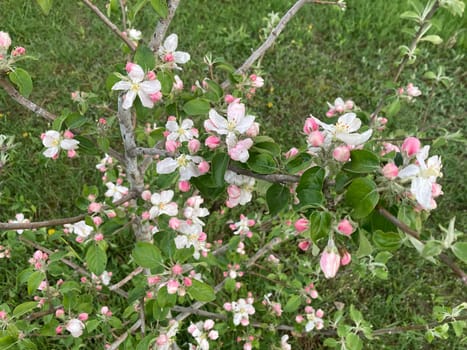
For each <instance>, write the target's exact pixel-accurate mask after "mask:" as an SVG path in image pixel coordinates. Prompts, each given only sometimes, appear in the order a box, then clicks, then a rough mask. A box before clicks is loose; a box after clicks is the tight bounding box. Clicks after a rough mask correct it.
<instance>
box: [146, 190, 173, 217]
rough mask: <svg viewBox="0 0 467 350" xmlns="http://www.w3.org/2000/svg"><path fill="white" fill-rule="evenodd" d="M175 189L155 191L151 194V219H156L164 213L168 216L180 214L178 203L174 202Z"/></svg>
mask: <svg viewBox="0 0 467 350" xmlns="http://www.w3.org/2000/svg"><path fill="white" fill-rule="evenodd" d="M173 196H174V191H172V190H168V191H162V192H161V193H154V194H153V195H152V196H151V203H152V207H151V209H150V210H149V215H150V218H151V219H154V218H156V217H158V216H160V215H162V214H165V215H168V216H175V215H177V214H178V205H177V203H175V202H172V199H173Z"/></svg>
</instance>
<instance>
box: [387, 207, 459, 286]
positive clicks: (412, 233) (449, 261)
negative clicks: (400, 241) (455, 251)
mask: <svg viewBox="0 0 467 350" xmlns="http://www.w3.org/2000/svg"><path fill="white" fill-rule="evenodd" d="M378 212H379V213H380V214H381V215H382V216H384V217H385V218H386V219H387V220H389V221H390V222H391V223H393V224H394V225H395V226H397V227H398V228H399V229H401V230H402V231H404V232H405V233H407V234H408V235H410V236H412V237H413V238H415V239H416V240H418V241H420V242H421V240H420V238H419V237H420V234H419V233H418V232H417V231H414V230H412V229H411V228H410V227H409V226H407V225H406V224H404V223H403V222H401V221H400V220H399V219H397V218H396V217H395V216H393V215H392V214H391V213H390V212H388V211H387V210H386V209H384V208H381V207H379V208H378ZM438 258H439V260H441V261H442V262H443V263H444V264H446V265H447V266H449V268H450V269H451V270H452V271H453V272H454V273H455V274H456V275H457V276H459V278H460V279H461V280H462V282H463V283H464V284H466V285H467V274H466V273H465V272H464V271H463V270H462V269H461V268H460V267H459V266H457V265H456V263H455V262H454V261H452V259H451V258H450V257H449V256H448V255H446V254H444V253H441V254H439V255H438Z"/></svg>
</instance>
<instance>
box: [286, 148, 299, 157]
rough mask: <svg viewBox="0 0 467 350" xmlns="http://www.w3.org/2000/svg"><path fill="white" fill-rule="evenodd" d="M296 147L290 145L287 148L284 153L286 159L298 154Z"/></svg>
mask: <svg viewBox="0 0 467 350" xmlns="http://www.w3.org/2000/svg"><path fill="white" fill-rule="evenodd" d="M298 152H299V151H298V149H296V148H295V147H292V148H291V149H289V150H288V151H287V152H286V153H285V158H286V159H290V158H292V157H294V156H296V155H297V154H298Z"/></svg>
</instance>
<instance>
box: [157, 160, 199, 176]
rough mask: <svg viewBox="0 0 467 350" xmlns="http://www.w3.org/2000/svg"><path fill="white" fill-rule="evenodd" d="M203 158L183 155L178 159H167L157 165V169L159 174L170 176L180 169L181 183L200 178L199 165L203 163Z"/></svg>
mask: <svg viewBox="0 0 467 350" xmlns="http://www.w3.org/2000/svg"><path fill="white" fill-rule="evenodd" d="M202 161H203V158H201V157H198V156H189V155H186V154H181V155H180V156H178V157H177V158H176V159H173V158H170V157H167V158H165V159H163V160H161V161H160V162H159V163H157V166H156V169H157V172H158V173H159V174H170V173H173V172H174V171H175V170H177V169H178V171H179V173H180V178H179V180H180V181H186V180H190V179H191V178H192V177H198V176H200V175H201V174H200V171H199V169H198V167H197V164H199V163H201V162H202Z"/></svg>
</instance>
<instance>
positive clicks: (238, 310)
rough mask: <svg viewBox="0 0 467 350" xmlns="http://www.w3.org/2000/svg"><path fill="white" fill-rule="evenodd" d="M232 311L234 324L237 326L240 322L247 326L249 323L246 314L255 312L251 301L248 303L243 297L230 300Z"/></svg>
mask: <svg viewBox="0 0 467 350" xmlns="http://www.w3.org/2000/svg"><path fill="white" fill-rule="evenodd" d="M232 311H233V313H234V318H233V323H234V325H236V326H238V325H239V324H241V325H242V326H248V325H249V324H250V320H249V318H248V316H249V315H253V314H254V313H255V308H254V307H253V305H252V303H248V302H247V301H246V300H245V299H243V298H241V299H239V300H238V301H236V302H235V301H234V302H232Z"/></svg>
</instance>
